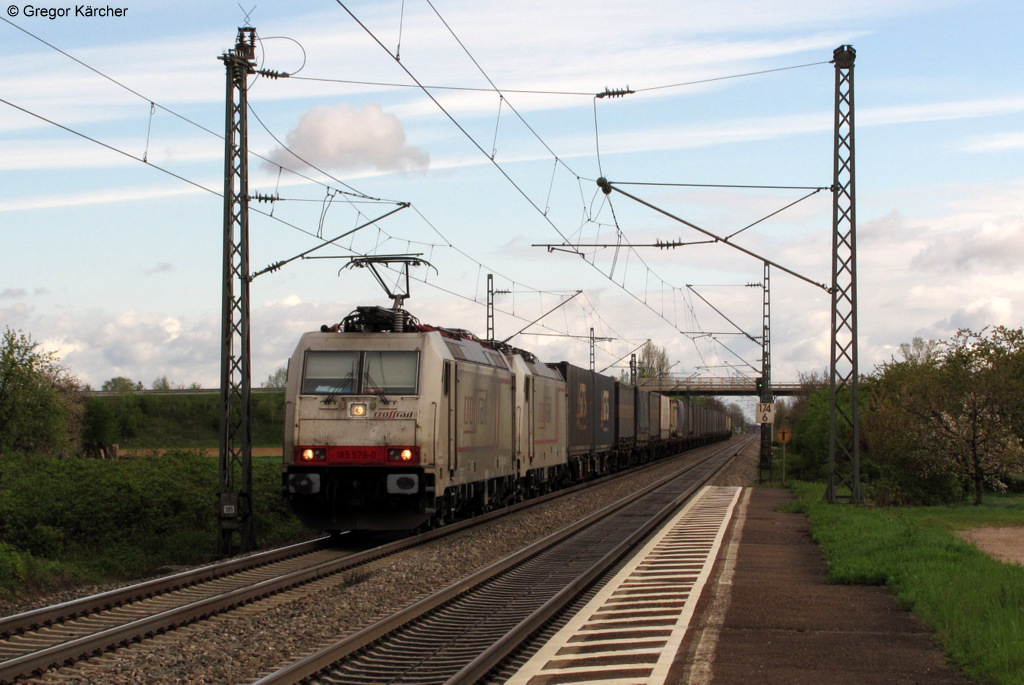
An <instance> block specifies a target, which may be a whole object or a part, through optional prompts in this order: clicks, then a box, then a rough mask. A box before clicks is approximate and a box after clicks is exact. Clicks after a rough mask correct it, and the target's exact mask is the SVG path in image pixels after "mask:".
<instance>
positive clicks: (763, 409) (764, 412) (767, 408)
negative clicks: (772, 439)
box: [754, 402, 775, 423]
mask: <svg viewBox="0 0 1024 685" xmlns="http://www.w3.org/2000/svg"><path fill="white" fill-rule="evenodd" d="M754 421H755V422H756V423H775V403H774V402H758V403H757V413H756V414H755V416H754Z"/></svg>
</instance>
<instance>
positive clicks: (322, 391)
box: [302, 350, 420, 395]
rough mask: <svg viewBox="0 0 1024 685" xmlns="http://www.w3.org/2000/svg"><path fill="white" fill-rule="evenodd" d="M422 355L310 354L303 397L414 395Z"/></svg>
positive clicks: (348, 352)
mask: <svg viewBox="0 0 1024 685" xmlns="http://www.w3.org/2000/svg"><path fill="white" fill-rule="evenodd" d="M419 358H420V355H419V352H390V351H388V352H382V351H373V352H352V351H344V352H341V351H334V350H331V351H328V350H309V351H308V352H306V365H305V370H304V373H303V377H302V394H304V395H378V394H393V395H415V394H416V393H417V383H416V381H417V378H418V377H419Z"/></svg>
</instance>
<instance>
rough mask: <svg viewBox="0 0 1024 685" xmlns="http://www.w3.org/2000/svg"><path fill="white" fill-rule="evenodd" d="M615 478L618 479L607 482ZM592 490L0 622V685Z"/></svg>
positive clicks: (243, 562) (307, 548) (276, 553)
mask: <svg viewBox="0 0 1024 685" xmlns="http://www.w3.org/2000/svg"><path fill="white" fill-rule="evenodd" d="M620 475H624V474H617V475H616V476H612V477H609V479H614V478H616V477H619V476H620ZM609 479H602V481H600V482H602V483H603V482H607V481H608V480H609ZM597 483H599V482H598V481H595V482H594V483H588V484H584V485H581V486H576V487H575V488H570V489H568V490H564V491H561V492H559V493H554V494H552V495H549V496H546V497H544V498H538V499H535V500H531V501H529V502H525V503H522V504H519V505H515V506H514V507H509V508H506V509H503V510H499V511H495V512H491V513H489V514H487V515H484V516H480V517H477V518H474V519H471V520H469V521H464V522H459V523H455V524H451V525H449V526H445V527H444V528H442V529H439V530H437V531H431V532H430V533H427V534H425V535H421V536H416V537H412V538H407V539H405V540H400V541H397V542H394V543H391V544H387V545H382V546H380V547H376V548H374V549H372V550H365V551H361V552H355V553H353V552H352V551H351V550H349V551H344V550H339V549H331V548H328V547H326V545H325V539H320V540H314V541H311V542H308V543H302V544H300V545H294V546H291V547H288V548H283V549H280V550H273V551H270V552H265V553H261V554H257V555H252V556H249V557H244V558H241V559H235V560H231V561H228V562H224V563H220V564H214V565H211V566H208V567H203V568H200V569H195V570H192V571H187V572H184V573H179V574H175V575H173V576H169V577H166V578H160V579H155V580H153V581H148V582H145V583H140V584H137V585H133V586H129V587H127V588H123V589H120V590H115V591H111V592H107V593H103V594H100V595H94V596H92V597H86V598H83V599H80V600H75V601H72V602H66V603H63V604H59V605H55V606H52V607H45V608H42V609H37V610H33V611H29V612H24V613H22V614H17V615H14V616H10V617H7V618H0V683H7V682H12V681H14V680H15V679H17V678H20V677H25V676H29V675H32V674H40V673H43V672H44V671H46V670H47V669H49V668H52V667H55V666H62V665H70V664H72V663H74V662H76V661H79V660H82V659H88V658H90V657H92V656H96V655H99V654H102V653H104V652H105V651H109V650H111V649H114V648H117V647H119V646H124V645H128V644H133V643H136V642H140V641H143V640H146V639H148V638H151V637H153V636H155V635H158V634H161V633H164V632H167V631H171V630H174V629H175V628H178V627H180V626H184V625H189V624H192V623H195V622H197V621H202V620H204V619H207V618H209V617H211V616H214V615H217V614H220V613H223V612H226V611H230V610H232V609H234V608H237V607H240V606H243V605H246V604H250V603H252V602H255V601H257V600H260V599H262V598H265V597H269V596H272V595H274V594H276V593H280V592H283V591H285V590H287V589H289V588H294V587H298V586H300V585H302V584H304V583H308V582H312V581H314V580H317V579H319V578H323V577H325V576H328V575H332V574H336V573H340V572H343V571H345V570H348V569H352V568H354V567H356V566H359V565H362V564H366V563H368V562H370V561H372V560H374V559H379V558H382V557H386V556H388V555H391V554H396V553H398V552H400V551H402V550H404V549H407V548H410V547H413V546H417V545H421V544H425V543H427V542H430V541H432V540H435V539H437V538H438V537H442V536H445V535H452V534H454V533H457V532H459V531H460V530H463V529H465V528H469V527H473V526H477V525H481V524H483V523H485V522H487V521H489V520H491V519H494V518H497V517H500V516H504V515H507V514H508V513H511V512H514V511H516V510H519V509H523V508H527V507H531V506H536V505H538V504H542V503H544V502H546V501H548V500H550V499H555V498H557V497H560V496H564V495H565V494H569V493H571V492H574V491H577V490H579V489H583V488H586V487H592V486H593V485H595V484H597Z"/></svg>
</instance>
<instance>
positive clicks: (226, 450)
mask: <svg viewBox="0 0 1024 685" xmlns="http://www.w3.org/2000/svg"><path fill="white" fill-rule="evenodd" d="M255 43H256V29H254V28H251V27H245V28H239V29H238V35H237V38H236V41H235V49H234V50H230V51H229V52H228V54H226V55H222V56H221V57H220V59H222V60H223V61H224V65H225V67H226V68H227V102H226V117H225V127H224V268H223V284H222V285H223V288H222V308H221V366H220V370H221V371H220V454H219V457H220V458H219V462H218V466H219V480H220V482H219V492H218V496H219V507H218V520H219V523H220V536H219V551H220V553H221V555H228V554H230V553H231V540H232V537H233V536H234V532H235V531H238V532H239V533H240V535H241V542H242V548H243V549H244V550H246V551H248V550H250V549H252V548H253V547H255V538H254V536H253V530H252V394H251V391H252V373H251V366H250V360H251V345H250V325H249V281H250V278H249V185H248V177H249V168H248V142H247V136H248V128H247V123H246V122H247V110H248V104H247V99H246V89H247V79H248V77H249V74H251V73H252V72H253V69H254V66H255V59H254V57H255Z"/></svg>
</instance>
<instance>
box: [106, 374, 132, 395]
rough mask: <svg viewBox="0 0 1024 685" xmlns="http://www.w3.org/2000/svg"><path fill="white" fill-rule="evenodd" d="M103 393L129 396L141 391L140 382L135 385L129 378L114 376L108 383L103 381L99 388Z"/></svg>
mask: <svg viewBox="0 0 1024 685" xmlns="http://www.w3.org/2000/svg"><path fill="white" fill-rule="evenodd" d="M101 387H102V390H103V391H104V392H116V393H119V394H130V393H133V392H135V391H136V390H142V381H139V382H138V383H136V382H135V381H133V380H132V379H131V378H126V377H125V376H116V377H114V378H111V379H110V380H109V381H103V385H102V386H101Z"/></svg>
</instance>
